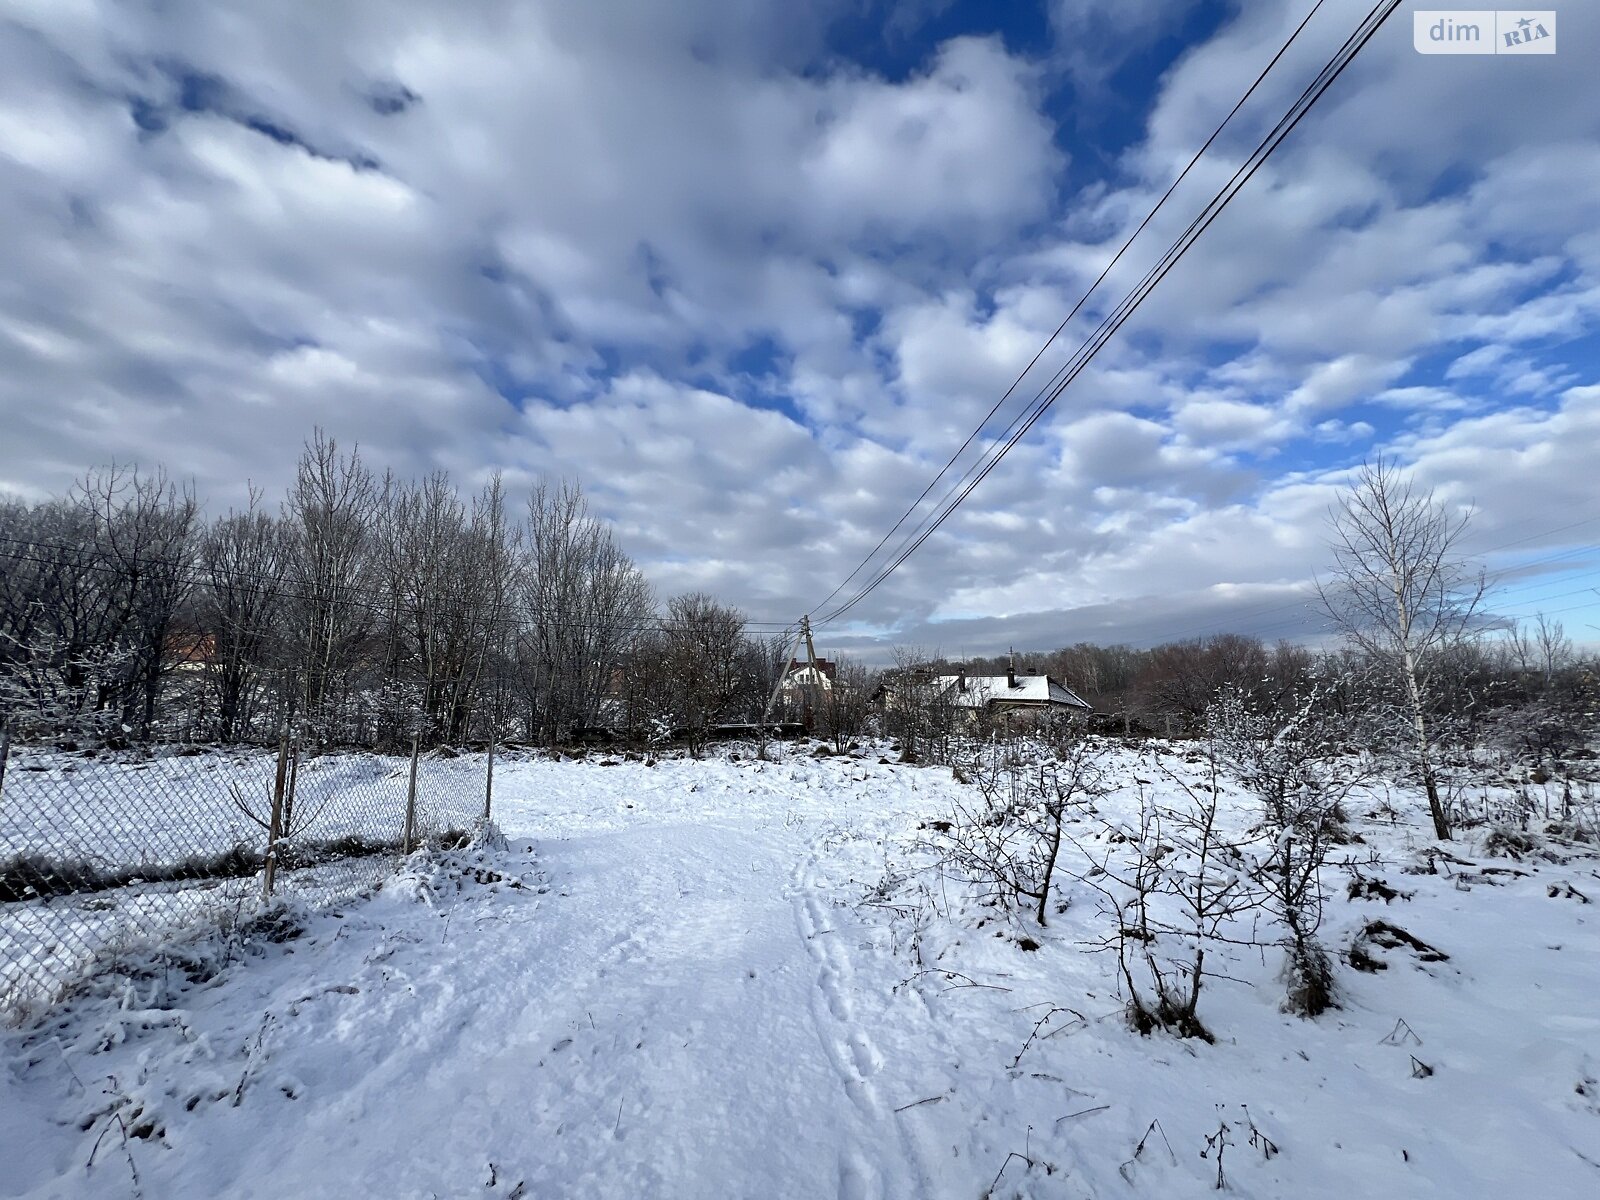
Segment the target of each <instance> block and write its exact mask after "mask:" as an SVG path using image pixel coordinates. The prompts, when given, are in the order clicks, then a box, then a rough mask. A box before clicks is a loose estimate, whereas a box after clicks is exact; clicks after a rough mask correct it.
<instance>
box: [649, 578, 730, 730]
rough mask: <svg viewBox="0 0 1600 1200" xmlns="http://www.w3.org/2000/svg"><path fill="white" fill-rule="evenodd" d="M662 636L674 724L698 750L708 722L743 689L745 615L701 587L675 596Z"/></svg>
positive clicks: (720, 717) (721, 714)
mask: <svg viewBox="0 0 1600 1200" xmlns="http://www.w3.org/2000/svg"><path fill="white" fill-rule="evenodd" d="M663 640H664V647H663V649H664V653H665V657H666V663H667V668H668V678H669V680H670V685H669V686H670V687H671V689H672V697H671V701H672V710H673V712H674V715H675V716H676V718H677V721H676V723H677V725H678V727H679V729H680V730H681V731H682V733H683V735H684V737H685V738H686V739H687V741H688V743H689V752H690V753H691V754H699V753H700V751H701V749H703V748H704V746H705V739H706V734H707V732H708V731H709V730H710V728H711V726H713V725H715V724H717V723H718V722H719V721H722V720H725V719H726V718H727V716H728V715H729V709H730V705H732V704H733V703H735V702H736V701H737V699H738V697H739V695H740V693H741V692H742V691H744V690H745V687H744V673H743V671H742V669H741V667H742V665H743V664H742V659H743V657H744V645H745V637H744V614H743V613H741V612H740V611H739V610H738V609H735V608H729V607H727V606H726V605H723V604H718V603H717V602H716V600H714V599H713V598H712V597H711V596H708V595H707V594H706V593H704V592H690V593H688V594H686V595H683V596H674V597H673V598H672V600H671V601H670V602H669V603H668V604H667V620H666V636H665V638H664V639H663Z"/></svg>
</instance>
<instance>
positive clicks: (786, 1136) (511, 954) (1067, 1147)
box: [0, 750, 1600, 1200]
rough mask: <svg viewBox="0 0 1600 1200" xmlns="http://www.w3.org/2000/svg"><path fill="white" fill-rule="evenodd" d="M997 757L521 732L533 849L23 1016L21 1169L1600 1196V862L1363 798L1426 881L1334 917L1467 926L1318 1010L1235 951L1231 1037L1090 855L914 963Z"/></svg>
mask: <svg viewBox="0 0 1600 1200" xmlns="http://www.w3.org/2000/svg"><path fill="white" fill-rule="evenodd" d="M1174 762H1175V763H1177V762H1181V760H1180V759H1175V760H1174ZM1139 769H1141V768H1140V767H1139V766H1137V765H1136V764H1135V763H1134V762H1133V761H1131V760H1128V761H1125V762H1123V763H1121V764H1120V765H1119V767H1118V770H1119V772H1120V775H1121V776H1122V777H1124V778H1126V779H1129V780H1131V778H1132V777H1133V776H1134V775H1135V774H1136V772H1137V771H1138V770H1139ZM963 790H964V789H963V787H962V785H960V784H958V783H956V782H955V781H954V780H953V779H952V777H951V773H950V771H948V770H945V769H936V768H919V767H913V766H900V765H897V764H889V763H886V762H880V761H879V758H878V754H877V752H876V751H875V750H874V751H873V752H871V753H869V754H866V755H865V756H861V757H856V758H851V759H839V758H815V757H810V756H799V755H793V754H791V755H790V756H789V757H788V758H786V759H785V760H784V761H783V762H780V763H761V762H755V761H752V760H751V759H750V758H749V757H748V756H745V757H743V758H742V759H741V760H739V761H730V760H729V759H728V758H727V757H722V758H718V759H714V760H711V761H705V762H688V761H674V760H668V761H662V762H660V763H658V764H656V765H654V766H648V765H645V764H643V763H639V762H614V763H613V764H612V765H602V760H597V759H593V758H591V759H590V760H588V761H587V762H550V761H534V760H530V761H523V762H507V763H503V764H502V765H501V766H500V767H499V768H498V769H497V775H496V786H495V800H496V818H497V820H498V822H499V823H500V825H501V826H502V828H503V829H504V831H505V833H506V835H507V836H508V837H509V838H510V839H511V845H510V848H509V849H506V850H499V851H493V850H484V851H478V852H465V853H462V854H458V855H455V856H453V857H446V858H442V859H441V858H431V859H430V858H425V857H422V856H419V857H418V858H416V859H414V860H413V862H412V864H411V866H410V867H409V868H408V870H407V871H406V872H405V873H404V874H403V875H401V876H400V877H399V878H397V879H396V880H394V881H393V882H392V883H391V884H390V885H389V886H386V887H385V888H384V889H383V891H382V892H381V893H380V894H379V895H378V896H377V897H376V898H374V899H372V900H369V901H366V902H362V903H359V904H354V905H351V906H349V907H347V908H345V909H344V910H342V911H338V912H321V913H302V914H300V921H301V924H302V925H303V932H302V933H300V935H299V936H297V937H292V938H288V939H286V940H281V941H280V940H275V939H274V937H273V936H272V935H271V931H270V930H267V929H260V928H255V929H245V930H235V931H232V932H231V933H228V934H226V935H218V936H217V937H216V938H213V939H212V940H211V941H210V942H209V943H204V944H198V943H197V944H196V945H195V946H194V947H193V948H192V949H191V950H190V951H189V952H188V958H187V959H182V958H176V957H173V956H168V958H167V960H166V961H165V962H160V961H152V962H151V963H148V964H147V968H148V969H147V970H146V972H145V974H144V976H143V977H136V978H132V979H128V978H121V977H118V976H116V975H114V974H112V973H109V972H108V973H103V974H102V975H101V976H100V977H99V978H98V979H97V980H95V981H94V982H93V983H92V984H91V985H90V986H89V987H88V988H87V989H86V990H85V991H84V993H83V994H82V995H81V996H79V997H78V998H77V999H75V1000H72V1001H70V1002H68V1003H67V1004H65V1005H63V1006H62V1007H60V1008H58V1009H57V1010H56V1012H55V1013H54V1014H53V1015H52V1016H51V1017H49V1018H48V1019H46V1020H45V1021H44V1023H42V1024H36V1025H33V1026H30V1027H28V1028H24V1029H21V1030H17V1031H13V1032H10V1033H7V1034H6V1035H4V1040H3V1043H0V1195H7V1196H29V1197H47V1196H48V1197H56V1196H126V1195H130V1194H142V1195H144V1196H148V1197H201V1196H216V1195H227V1196H233V1197H248V1196H272V1197H276V1196H297V1197H301V1196H309V1197H318V1196H328V1197H345V1196H357V1195H362V1196H365V1195H374V1196H395V1197H412V1196H415V1197H428V1196H440V1197H457V1196H462V1197H485V1198H494V1197H499V1198H502V1200H505V1198H509V1197H522V1198H524V1200H533V1198H542V1197H568V1196H571V1197H610V1196H616V1197H657V1196H659V1197H761V1198H767V1197H831V1196H839V1197H878V1196H883V1197H964V1198H965V1197H978V1196H981V1195H984V1194H985V1193H986V1191H987V1190H988V1189H990V1188H991V1187H992V1188H993V1194H994V1195H997V1196H1029V1197H1057V1196H1060V1197H1110V1196H1146V1197H1156V1196H1161V1197H1169V1196H1186V1195H1201V1194H1210V1193H1211V1192H1212V1190H1213V1188H1214V1185H1215V1183H1216V1180H1217V1167H1218V1163H1217V1153H1218V1149H1217V1148H1218V1145H1219V1144H1220V1142H1225V1143H1226V1145H1224V1146H1223V1147H1222V1154H1223V1160H1222V1169H1223V1174H1224V1175H1225V1177H1226V1181H1227V1184H1228V1187H1229V1189H1230V1190H1231V1191H1232V1192H1233V1193H1235V1194H1238V1195H1243V1196H1256V1197H1277V1196H1295V1197H1308V1198H1309V1197H1324V1196H1326V1197H1346V1196H1351V1195H1356V1196H1407V1197H1413V1196H1414V1197H1429V1196H1439V1197H1445V1196H1448V1197H1452V1198H1458V1197H1479V1196H1482V1197H1495V1198H1496V1200H1501V1198H1503V1197H1506V1196H1508V1195H1529V1196H1539V1197H1555V1198H1559V1197H1568V1196H1571V1197H1579V1196H1584V1197H1588V1196H1593V1195H1595V1194H1597V1192H1600V937H1597V936H1596V934H1597V926H1596V921H1595V919H1594V918H1595V915H1596V913H1597V912H1600V910H1597V908H1596V907H1595V906H1594V905H1592V904H1589V903H1586V901H1585V899H1584V898H1585V897H1587V898H1588V899H1600V873H1597V865H1596V860H1595V859H1594V858H1592V857H1582V856H1578V855H1576V854H1575V852H1574V851H1573V850H1572V849H1571V848H1570V847H1569V848H1566V849H1562V850H1560V851H1559V853H1558V854H1557V855H1556V858H1555V860H1554V861H1552V860H1550V859H1539V860H1534V859H1529V860H1525V861H1517V862H1512V861H1508V860H1506V859H1503V858H1501V859H1494V860H1492V861H1491V860H1489V859H1487V858H1484V857H1483V856H1482V855H1481V854H1479V853H1477V852H1476V850H1475V848H1474V847H1473V845H1472V843H1471V842H1470V841H1467V840H1463V841H1461V842H1458V843H1456V845H1455V846H1454V847H1453V852H1454V853H1455V854H1456V855H1457V856H1458V857H1459V858H1461V859H1463V860H1468V861H1470V862H1473V863H1477V864H1487V865H1490V866H1493V867H1495V868H1499V869H1501V870H1498V871H1495V872H1491V873H1487V874H1485V873H1484V872H1483V871H1482V870H1481V869H1480V867H1479V866H1464V865H1461V864H1460V863H1453V864H1452V863H1449V862H1446V863H1444V864H1443V866H1442V870H1441V873H1439V874H1407V873H1405V868H1406V867H1407V866H1412V867H1416V866H1417V865H1418V864H1419V862H1421V861H1423V860H1422V859H1420V858H1419V857H1418V854H1417V851H1418V850H1419V849H1420V848H1423V847H1426V846H1427V845H1429V844H1430V842H1429V840H1428V839H1427V837H1426V836H1425V835H1426V829H1425V827H1424V824H1423V822H1422V820H1421V819H1420V812H1419V809H1418V805H1417V798H1416V797H1415V796H1414V795H1411V794H1409V793H1407V792H1405V791H1403V790H1400V789H1394V790H1392V792H1391V797H1392V799H1393V802H1394V808H1395V809H1396V810H1398V819H1395V817H1394V816H1392V815H1390V814H1389V813H1387V812H1385V813H1383V814H1382V815H1380V816H1378V817H1372V818H1369V817H1367V816H1366V815H1365V814H1366V813H1367V812H1369V811H1373V810H1374V805H1373V804H1371V803H1366V804H1363V803H1358V804H1356V805H1353V806H1352V808H1353V814H1354V816H1355V818H1356V820H1355V827H1356V829H1357V831H1358V832H1359V833H1360V834H1361V835H1362V836H1363V837H1364V838H1365V839H1366V845H1365V846H1363V847H1361V850H1362V852H1363V853H1365V852H1367V851H1372V852H1375V854H1376V856H1377V859H1378V865H1377V866H1376V867H1369V868H1366V869H1365V874H1366V875H1367V876H1369V877H1377V878H1381V879H1383V880H1385V881H1387V883H1388V884H1389V885H1390V886H1392V887H1393V888H1394V889H1396V890H1397V891H1398V892H1399V893H1400V894H1399V895H1397V896H1396V897H1395V898H1393V899H1390V900H1388V901H1384V900H1382V899H1358V900H1351V899H1347V898H1346V894H1345V888H1344V882H1345V879H1346V874H1345V873H1344V872H1342V871H1339V870H1337V869H1334V870H1330V873H1329V875H1330V878H1329V883H1330V886H1331V888H1332V890H1333V891H1334V894H1335V898H1334V900H1333V902H1332V905H1331V907H1330V911H1329V917H1328V922H1327V924H1326V926H1325V930H1324V933H1325V937H1326V940H1327V941H1328V943H1329V944H1330V945H1331V946H1333V947H1335V948H1339V947H1342V946H1343V945H1345V944H1346V942H1347V940H1348V938H1349V937H1350V935H1351V934H1352V933H1353V932H1354V930H1355V929H1356V928H1357V927H1358V926H1359V925H1360V924H1361V923H1362V922H1363V921H1365V920H1368V919H1372V918H1374V917H1382V918H1384V919H1386V920H1389V921H1391V922H1393V923H1394V924H1396V925H1398V926H1402V927H1403V928H1405V929H1406V930H1407V931H1409V932H1410V933H1412V934H1414V935H1415V936H1416V937H1417V938H1419V939H1421V940H1422V941H1424V942H1427V943H1429V944H1431V945H1432V946H1435V947H1437V948H1439V949H1440V950H1442V951H1444V952H1445V953H1447V954H1448V955H1449V958H1448V959H1447V960H1445V961H1432V962H1424V961H1421V960H1420V959H1418V958H1417V956H1415V955H1413V954H1411V953H1410V952H1409V951H1406V950H1403V949H1400V950H1387V951H1383V954H1384V955H1385V956H1386V957H1387V959H1388V963H1389V966H1388V969H1387V970H1384V971H1381V972H1377V973H1373V974H1364V973H1359V972H1356V971H1353V970H1352V969H1350V968H1349V967H1348V966H1347V965H1343V964H1341V967H1340V973H1339V982H1340V985H1341V987H1342V992H1343V995H1342V1000H1343V1003H1342V1007H1341V1008H1340V1009H1338V1010H1336V1011H1333V1012H1330V1013H1328V1014H1326V1015H1325V1016H1323V1017H1321V1018H1319V1019H1318V1020H1316V1021H1305V1020H1301V1019H1298V1018H1295V1017H1290V1016H1286V1015H1284V1014H1282V1013H1281V1012H1280V1011H1279V1009H1278V1001H1279V999H1280V998H1281V993H1282V987H1281V985H1280V984H1279V983H1278V981H1277V979H1276V972H1277V967H1278V957H1277V952H1276V951H1275V950H1272V949H1267V950H1257V949H1248V948H1244V947H1235V948H1233V950H1232V952H1230V953H1228V954H1227V955H1225V956H1224V957H1223V968H1222V970H1223V974H1225V975H1227V976H1229V977H1230V978H1226V979H1217V980H1214V981H1212V982H1211V983H1210V984H1208V989H1207V991H1206V993H1205V996H1204V998H1203V999H1202V1002H1201V1016H1202V1017H1203V1018H1204V1020H1205V1021H1206V1023H1207V1025H1208V1027H1209V1028H1210V1030H1211V1032H1212V1033H1213V1034H1214V1035H1215V1036H1216V1042H1215V1044H1206V1043H1203V1042H1199V1041H1194V1040H1189V1041H1181V1040H1177V1039H1174V1038H1171V1037H1166V1036H1154V1037H1149V1038H1142V1037H1140V1036H1138V1035H1137V1034H1135V1033H1133V1032H1131V1031H1130V1030H1129V1029H1128V1028H1127V1026H1126V1024H1125V1023H1124V1022H1123V1021H1122V1020H1121V1018H1120V1012H1121V1007H1122V1005H1121V1002H1120V1000H1119V998H1118V995H1117V992H1116V986H1115V978H1114V972H1113V969H1112V968H1113V964H1112V962H1110V961H1108V959H1107V958H1106V957H1105V956H1104V955H1097V954H1091V953H1088V952H1087V951H1086V949H1085V946H1084V943H1085V941H1086V940H1087V939H1089V938H1091V937H1093V936H1096V921H1097V917H1096V915H1095V909H1094V905H1093V903H1092V900H1091V898H1090V897H1089V894H1088V893H1087V892H1086V891H1084V890H1082V885H1075V884H1072V883H1071V882H1070V881H1066V883H1067V888H1066V899H1067V901H1068V906H1067V909H1066V911H1065V912H1064V913H1062V914H1060V915H1059V916H1057V917H1055V918H1053V919H1052V923H1051V925H1050V926H1049V927H1048V928H1047V929H1045V930H1040V929H1038V928H1037V927H1031V928H1029V927H1025V926H1022V925H1014V924H1011V923H1008V922H1005V921H999V922H996V921H994V920H992V919H990V918H991V917H992V914H990V915H989V916H987V917H986V916H984V915H980V914H979V912H978V910H976V909H974V908H972V907H971V906H970V905H968V904H965V903H964V902H963V900H962V898H961V895H960V891H961V889H960V884H959V882H958V881H948V880H946V881H942V882H941V883H940V884H939V885H938V886H939V887H940V888H941V895H940V899H939V901H938V903H937V905H935V906H934V908H933V909H932V910H930V912H929V913H927V914H924V915H923V916H921V917H919V918H918V920H919V921H920V922H921V924H920V937H921V939H922V945H923V960H924V963H929V962H932V963H934V969H926V970H921V971H919V969H918V965H917V963H916V962H915V961H914V960H913V959H912V958H911V956H910V955H909V954H908V952H907V948H906V919H905V918H904V917H903V916H897V915H895V912H894V908H893V906H892V903H890V904H889V905H888V906H886V904H885V900H884V898H885V897H890V898H891V899H892V898H893V897H894V896H896V895H899V894H901V893H897V892H896V887H897V886H899V884H898V883H897V881H902V880H906V879H909V878H912V877H913V873H914V872H915V871H916V870H917V869H918V868H919V867H920V866H922V865H925V861H926V857H927V851H926V850H925V849H924V848H923V847H922V846H921V842H922V839H923V838H924V836H925V833H924V831H922V830H920V829H919V826H921V825H923V824H924V823H925V822H927V821H929V820H932V819H937V818H940V817H942V816H945V815H947V813H948V811H949V809H950V807H951V804H952V802H953V800H954V799H955V798H956V797H957V796H958V795H959V794H961V793H962V792H963ZM1126 802H1127V796H1126V795H1125V794H1122V793H1118V794H1116V795H1113V796H1110V797H1107V798H1106V800H1105V801H1104V802H1103V804H1102V807H1104V808H1105V809H1107V811H1113V810H1114V809H1115V806H1116V805H1118V804H1122V803H1126ZM1507 869H1509V870H1507ZM893 903H898V901H893ZM980 921H982V922H983V924H982V925H981V927H980V925H979V922H980ZM1022 933H1027V934H1028V935H1029V936H1031V938H1032V939H1034V940H1036V942H1037V943H1038V945H1037V948H1036V949H1032V950H1029V949H1025V948H1024V946H1023V945H1022V944H1020V942H1021V938H1020V936H1019V935H1020V934H1022ZM219 948H220V949H219ZM217 953H222V954H223V955H224V957H225V958H226V960H228V965H227V966H226V967H225V969H223V970H222V971H221V972H220V973H219V974H216V975H215V976H214V977H212V978H209V979H206V980H205V981H204V982H200V983H193V984H191V983H189V982H188V981H187V980H188V975H190V974H192V975H194V976H197V977H203V976H205V975H207V974H209V969H206V970H200V969H197V967H196V961H197V960H198V959H199V958H200V957H203V955H204V954H210V955H212V956H215V955H216V954H217ZM186 963H187V965H188V966H189V968H190V970H189V971H188V972H187V973H186V971H185V969H184V968H185V965H186ZM1058 1008H1059V1009H1061V1010H1062V1011H1060V1012H1056V1013H1055V1014H1054V1015H1052V1013H1051V1010H1052V1009H1058ZM1041 1019H1043V1024H1042V1025H1041ZM1030 1035H1033V1036H1032V1038H1031V1040H1030ZM1418 1063H1420V1064H1424V1065H1425V1066H1426V1067H1427V1068H1429V1069H1431V1074H1422V1072H1420V1071H1419V1070H1418V1069H1417V1067H1416V1064H1418ZM1224 1125H1225V1126H1226V1127H1227V1128H1226V1129H1225V1130H1224V1131H1223V1138H1222V1139H1220V1142H1219V1141H1214V1142H1213V1143H1212V1145H1211V1146H1210V1147H1209V1148H1208V1144H1207V1136H1208V1135H1213V1134H1216V1133H1217V1131H1218V1130H1219V1128H1221V1127H1222V1126H1224ZM1268 1140H1270V1143H1271V1145H1272V1147H1274V1149H1273V1151H1272V1152H1271V1153H1270V1155H1269V1153H1268V1152H1267V1141H1268ZM1202 1151H1205V1152H1206V1153H1205V1154H1204V1155H1203V1154H1202ZM91 1163H92V1165H90V1164H91ZM997 1177H998V1183H996V1179H997Z"/></svg>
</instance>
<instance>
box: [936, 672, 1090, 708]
mask: <svg viewBox="0 0 1600 1200" xmlns="http://www.w3.org/2000/svg"><path fill="white" fill-rule="evenodd" d="M961 680H962V676H960V675H940V676H938V677H937V679H936V682H937V683H938V685H939V687H940V688H941V689H943V690H945V691H947V692H948V694H949V696H950V700H951V703H953V704H954V705H955V706H956V707H957V708H984V707H987V706H988V705H989V704H990V703H1000V704H1005V703H1016V704H1064V705H1066V706H1067V707H1069V708H1085V709H1086V708H1089V707H1090V706H1089V705H1088V704H1085V703H1084V702H1083V700H1081V699H1080V698H1079V697H1078V695H1077V694H1076V693H1075V692H1073V691H1072V690H1071V689H1070V688H1066V687H1063V686H1062V685H1061V684H1059V683H1057V682H1056V681H1055V680H1054V679H1051V678H1050V676H1048V675H1018V676H1017V682H1016V686H1015V687H1013V686H1012V685H1011V682H1010V680H1009V679H1008V678H1007V677H1006V676H1004V675H968V676H966V687H965V688H962V687H961V686H960V685H961Z"/></svg>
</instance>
